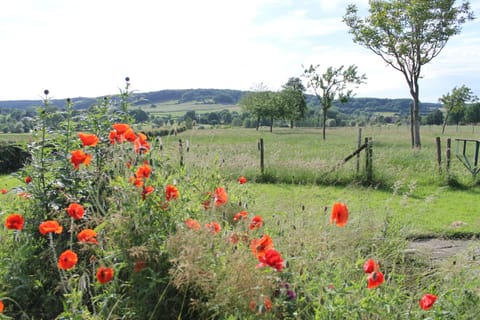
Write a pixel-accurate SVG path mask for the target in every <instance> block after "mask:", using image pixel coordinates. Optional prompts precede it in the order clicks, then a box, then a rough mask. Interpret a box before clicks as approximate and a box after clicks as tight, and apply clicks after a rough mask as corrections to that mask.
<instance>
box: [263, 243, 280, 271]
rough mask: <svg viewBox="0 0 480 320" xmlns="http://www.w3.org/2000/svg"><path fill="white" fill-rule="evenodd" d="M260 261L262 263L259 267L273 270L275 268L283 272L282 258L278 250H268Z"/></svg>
mask: <svg viewBox="0 0 480 320" xmlns="http://www.w3.org/2000/svg"><path fill="white" fill-rule="evenodd" d="M258 260H259V261H260V263H259V264H258V265H257V267H265V266H270V267H272V268H275V269H276V270H277V271H282V270H283V259H282V256H281V255H280V253H279V252H278V251H277V250H275V249H273V248H270V249H268V250H266V251H265V254H264V255H261V256H259V257H258Z"/></svg>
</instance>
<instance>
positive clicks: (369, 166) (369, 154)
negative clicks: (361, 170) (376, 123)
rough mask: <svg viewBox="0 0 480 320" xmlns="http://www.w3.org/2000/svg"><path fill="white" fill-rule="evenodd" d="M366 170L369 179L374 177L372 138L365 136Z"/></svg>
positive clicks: (369, 180)
mask: <svg viewBox="0 0 480 320" xmlns="http://www.w3.org/2000/svg"><path fill="white" fill-rule="evenodd" d="M365 145H366V148H365V170H366V171H367V181H368V182H371V181H372V179H373V146H372V138H365Z"/></svg>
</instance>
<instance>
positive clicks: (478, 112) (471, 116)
mask: <svg viewBox="0 0 480 320" xmlns="http://www.w3.org/2000/svg"><path fill="white" fill-rule="evenodd" d="M465 118H466V120H467V121H468V122H469V123H471V124H472V125H473V127H472V132H473V129H474V128H475V125H476V124H477V123H479V122H480V103H478V102H477V103H473V104H471V105H470V106H468V107H467V109H466V110H465Z"/></svg>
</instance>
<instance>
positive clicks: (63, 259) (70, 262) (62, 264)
mask: <svg viewBox="0 0 480 320" xmlns="http://www.w3.org/2000/svg"><path fill="white" fill-rule="evenodd" d="M77 262H78V257H77V254H76V253H75V252H73V251H72V250H65V251H64V252H63V253H62V254H61V255H60V256H59V257H58V264H57V265H58V267H59V268H60V269H63V270H69V269H72V268H73V267H75V265H76V264H77Z"/></svg>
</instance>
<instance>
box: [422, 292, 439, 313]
mask: <svg viewBox="0 0 480 320" xmlns="http://www.w3.org/2000/svg"><path fill="white" fill-rule="evenodd" d="M435 301H437V296H436V295H434V294H430V293H427V294H426V295H424V296H423V297H422V299H420V301H419V304H420V308H422V309H423V310H428V309H430V308H431V307H432V306H433V304H434V303H435Z"/></svg>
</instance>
